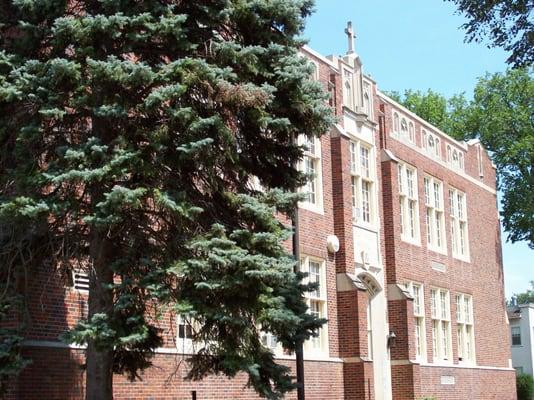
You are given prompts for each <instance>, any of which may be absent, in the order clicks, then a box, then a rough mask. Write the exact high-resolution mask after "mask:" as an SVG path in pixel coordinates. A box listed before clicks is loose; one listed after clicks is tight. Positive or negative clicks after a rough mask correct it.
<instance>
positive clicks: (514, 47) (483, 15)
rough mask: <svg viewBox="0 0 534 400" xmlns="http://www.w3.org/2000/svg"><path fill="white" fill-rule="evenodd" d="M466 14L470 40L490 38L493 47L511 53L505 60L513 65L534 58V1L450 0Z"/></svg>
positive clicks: (523, 63)
mask: <svg viewBox="0 0 534 400" xmlns="http://www.w3.org/2000/svg"><path fill="white" fill-rule="evenodd" d="M447 1H450V2H452V3H454V4H455V5H456V6H457V7H458V11H459V13H461V14H464V15H465V16H466V17H467V22H466V23H465V24H463V25H462V27H463V28H464V29H465V30H466V40H467V41H468V42H471V41H476V42H484V41H485V40H489V45H490V46H491V47H502V48H503V49H504V50H505V51H507V52H509V53H510V56H509V57H508V59H507V60H506V62H507V63H508V64H510V65H512V66H514V67H528V66H532V64H533V62H534V15H532V14H533V12H534V2H532V0H495V1H480V0H447Z"/></svg>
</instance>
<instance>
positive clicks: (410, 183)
mask: <svg viewBox="0 0 534 400" xmlns="http://www.w3.org/2000/svg"><path fill="white" fill-rule="evenodd" d="M406 186H407V187H408V196H409V197H411V198H413V197H415V196H414V179H413V171H412V170H411V169H406Z"/></svg>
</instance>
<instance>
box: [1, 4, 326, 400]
mask: <svg viewBox="0 0 534 400" xmlns="http://www.w3.org/2000/svg"><path fill="white" fill-rule="evenodd" d="M312 3H313V2H312V1H310V0H271V1H267V0H209V1H208V0H196V1H181V0H175V1H152V0H149V1H142V2H139V1H129V0H121V1H109V0H98V1H83V2H78V1H62V0H14V1H3V2H2V3H0V227H1V228H0V253H1V256H2V265H1V267H0V275H1V277H2V282H3V283H2V285H3V286H2V288H1V289H2V291H1V293H2V297H1V298H0V303H1V304H0V305H1V306H2V309H8V308H10V307H11V308H14V307H16V304H18V303H17V301H18V300H20V299H21V296H22V300H24V294H25V293H24V291H23V290H22V289H21V288H23V287H24V284H21V280H24V279H25V277H30V278H28V279H31V275H32V274H31V271H32V270H33V269H35V268H37V266H38V265H39V264H40V263H42V262H45V261H46V262H48V263H50V264H51V265H53V266H55V267H57V268H64V269H68V268H72V267H73V266H74V265H84V266H86V267H87V268H88V271H89V275H90V294H89V315H88V318H87V320H84V321H81V322H80V323H79V324H78V326H77V327H76V328H75V329H74V330H72V331H70V332H68V333H67V334H66V335H65V339H66V340H68V341H69V342H74V343H84V344H87V346H88V347H87V351H86V354H87V386H86V393H87V398H88V399H111V397H112V390H113V389H112V376H113V372H115V373H124V374H127V375H128V376H129V377H130V378H131V379H135V378H136V377H137V376H138V374H139V373H140V371H142V370H143V369H144V368H147V367H148V366H149V365H150V360H151V357H152V356H153V350H154V349H155V348H156V347H158V346H160V345H161V342H162V337H161V331H160V330H159V329H158V326H157V318H155V316H157V314H158V313H161V312H162V310H164V309H165V307H172V309H173V310H174V311H175V312H177V313H180V314H181V315H182V316H184V318H188V319H191V320H195V321H196V324H195V326H197V327H198V329H195V332H194V337H193V340H194V341H195V342H196V343H198V344H200V345H201V350H200V351H199V352H198V353H197V354H195V355H194V356H193V357H192V359H191V363H192V364H191V365H192V368H191V372H190V374H189V377H190V378H192V379H201V378H202V377H204V376H206V375H207V374H212V373H224V374H226V375H228V376H234V375H235V374H237V373H238V372H243V371H244V372H246V373H247V374H248V376H249V384H250V385H251V386H253V387H254V389H256V390H257V391H258V392H259V393H260V394H261V395H263V396H266V397H269V398H279V397H280V396H282V395H283V393H284V392H286V391H288V390H290V389H292V388H293V383H292V382H291V379H290V377H289V371H288V369H287V368H286V367H283V366H280V365H278V364H276V363H275V360H274V358H273V354H272V353H271V351H269V350H268V349H267V348H265V347H263V346H262V344H261V341H260V340H259V331H268V332H271V333H273V334H274V335H276V336H277V338H278V340H279V341H280V342H281V343H282V344H283V346H284V347H286V348H287V349H289V350H290V351H291V350H293V349H295V347H296V345H297V343H299V342H300V341H303V340H305V339H306V338H308V337H309V336H310V335H312V334H313V333H314V332H315V330H316V329H317V328H318V327H319V326H320V325H321V323H322V322H323V321H320V320H317V319H315V318H314V317H313V316H311V315H310V314H308V313H307V312H306V305H305V303H304V302H303V300H302V293H303V291H305V290H308V289H309V287H307V286H305V285H302V284H301V283H300V282H301V278H302V276H301V275H300V274H298V273H295V272H293V271H294V266H295V262H296V261H295V260H294V259H293V258H292V257H291V255H290V254H288V253H287V250H285V249H284V247H283V241H284V240H286V239H287V238H288V237H289V235H290V232H289V230H288V228H287V227H286V226H284V225H283V224H282V223H281V222H280V220H281V219H280V218H278V219H277V218H275V216H276V215H280V214H286V215H289V214H290V213H291V210H292V209H293V207H294V206H295V203H296V200H297V196H296V195H295V194H294V192H295V191H296V189H297V188H298V187H300V186H301V185H302V184H303V183H304V182H305V179H306V176H304V175H303V174H302V173H300V172H299V171H298V170H297V169H296V168H295V166H296V163H297V161H298V160H299V158H300V157H301V156H302V148H301V147H299V146H297V145H296V144H295V138H296V137H297V136H298V135H301V134H306V135H315V136H318V135H320V134H322V133H324V132H325V131H326V130H327V129H328V127H329V124H330V123H331V119H330V112H329V110H328V108H327V106H326V105H325V97H324V94H323V92H322V90H321V88H320V86H319V85H318V84H317V83H314V82H312V81H311V80H310V79H309V74H310V72H311V69H310V66H309V65H308V63H307V62H306V61H305V60H304V59H303V58H302V57H301V56H299V54H298V49H299V48H300V46H302V44H303V42H302V41H301V39H299V35H300V34H301V32H302V30H303V26H304V19H305V18H306V16H308V15H309V14H310V12H311V8H312V5H313V4H312ZM254 180H257V181H258V182H259V183H260V184H261V187H262V188H263V189H262V190H258V185H252V184H251V182H252V181H254ZM18 334H19V333H12V334H11V335H5V336H4V337H3V338H2V342H3V343H4V344H5V343H7V341H8V340H9V338H11V339H13V338H15V339H16V338H17V337H19V336H17V335H18ZM19 348H20V346H11V347H10V348H9V351H10V352H11V351H13V352H15V351H17V349H19ZM12 356H13V357H15V360H16V362H17V363H18V364H16V365H18V369H20V368H22V366H23V364H24V362H23V361H21V360H20V358H17V354H12ZM15 367H16V366H15ZM15 369H17V368H15ZM11 372H12V371H11ZM11 372H10V373H11Z"/></svg>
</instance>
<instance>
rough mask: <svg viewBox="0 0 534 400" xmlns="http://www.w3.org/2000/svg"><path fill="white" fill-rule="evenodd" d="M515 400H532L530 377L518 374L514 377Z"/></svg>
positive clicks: (532, 387) (533, 386) (533, 385)
mask: <svg viewBox="0 0 534 400" xmlns="http://www.w3.org/2000/svg"><path fill="white" fill-rule="evenodd" d="M516 388H517V400H532V399H533V398H534V379H533V378H532V375H528V374H518V375H517V376H516Z"/></svg>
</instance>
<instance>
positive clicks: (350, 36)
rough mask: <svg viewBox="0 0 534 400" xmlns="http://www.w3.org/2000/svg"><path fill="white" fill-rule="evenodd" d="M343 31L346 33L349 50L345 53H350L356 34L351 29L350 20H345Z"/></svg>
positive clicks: (352, 50) (352, 49)
mask: <svg viewBox="0 0 534 400" xmlns="http://www.w3.org/2000/svg"><path fill="white" fill-rule="evenodd" d="M345 33H346V34H347V38H348V40H349V51H348V52H347V54H352V53H354V39H355V38H356V34H355V33H354V31H353V30H352V21H349V22H347V28H346V29H345Z"/></svg>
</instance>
